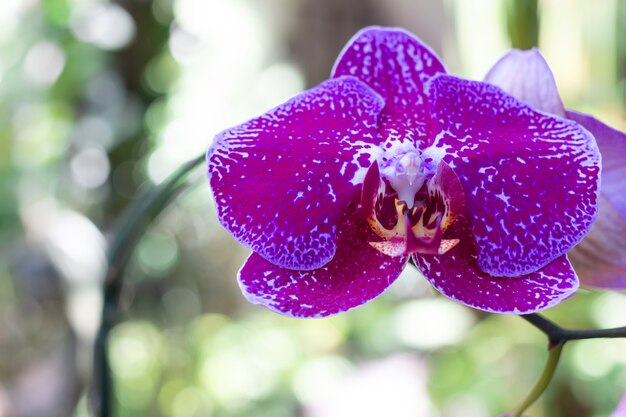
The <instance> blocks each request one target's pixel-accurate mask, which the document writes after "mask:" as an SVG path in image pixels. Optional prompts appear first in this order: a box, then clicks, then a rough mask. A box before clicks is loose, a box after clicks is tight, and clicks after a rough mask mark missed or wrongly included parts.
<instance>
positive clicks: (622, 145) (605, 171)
mask: <svg viewBox="0 0 626 417" xmlns="http://www.w3.org/2000/svg"><path fill="white" fill-rule="evenodd" d="M567 116H568V117H569V118H570V119H571V120H574V121H576V122H577V123H580V124H581V125H582V126H583V127H584V128H585V129H587V130H589V131H590V132H591V133H592V134H593V135H594V137H595V138H596V141H597V142H598V147H599V148H600V153H601V154H602V174H601V178H602V180H601V184H602V186H601V188H600V205H599V210H598V218H597V219H596V221H595V223H594V224H593V227H592V228H591V231H590V232H589V234H588V235H587V236H585V238H584V239H583V240H582V242H580V243H579V244H578V245H576V246H575V247H574V248H573V249H572V250H571V251H570V252H569V254H568V256H569V258H570V260H571V261H572V264H573V265H574V268H575V269H576V272H577V273H578V276H579V277H580V281H581V283H582V284H583V285H584V286H588V287H593V288H602V289H613V290H620V289H626V181H625V179H626V134H624V133H623V132H620V131H618V130H616V129H613V128H611V127H609V126H607V125H605V124H604V123H602V122H601V121H599V120H597V119H595V118H594V117H592V116H589V115H587V114H582V113H577V112H573V111H571V110H568V111H567Z"/></svg>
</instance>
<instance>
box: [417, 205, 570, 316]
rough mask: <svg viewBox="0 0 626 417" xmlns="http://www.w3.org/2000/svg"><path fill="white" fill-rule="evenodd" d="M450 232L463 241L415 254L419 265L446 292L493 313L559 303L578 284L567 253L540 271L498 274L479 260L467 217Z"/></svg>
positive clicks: (533, 309)
mask: <svg viewBox="0 0 626 417" xmlns="http://www.w3.org/2000/svg"><path fill="white" fill-rule="evenodd" d="M446 236H450V237H452V236H454V237H457V238H460V242H459V243H458V244H457V245H456V246H455V247H454V248H453V249H451V250H450V251H448V252H447V253H446V254H445V255H441V256H437V255H422V254H414V255H413V260H414V261H415V264H416V266H417V267H418V268H419V269H420V271H421V272H422V273H423V274H424V276H425V277H426V278H427V279H428V280H429V281H430V283H431V284H432V285H433V286H434V287H435V288H436V289H437V290H438V291H439V292H441V293H442V294H443V295H445V296H447V297H449V298H451V299H453V300H455V301H458V302H460V303H462V304H465V305H468V306H470V307H473V308H477V309H479V310H484V311H488V312H491V313H512V314H529V313H533V312H536V311H539V310H543V309H546V308H549V307H552V306H554V305H556V304H558V303H559V302H560V301H563V300H564V299H566V298H568V297H570V296H571V295H573V294H574V292H576V289H577V288H578V279H577V277H576V274H575V273H574V270H573V269H572V267H571V265H570V264H569V262H568V261H567V258H566V257H565V255H563V256H561V257H559V258H557V259H556V260H554V261H552V262H550V263H549V264H548V265H546V266H544V267H543V268H540V269H539V270H537V271H536V272H533V273H530V274H527V275H522V276H519V277H514V278H511V277H494V276H492V275H489V274H487V273H485V272H483V271H482V270H481V268H480V267H479V266H478V263H477V262H476V246H475V244H474V242H473V239H472V232H471V230H470V228H469V225H468V223H467V221H466V220H465V218H464V217H460V218H459V219H458V220H457V221H456V222H455V223H454V224H453V225H452V226H451V227H450V229H449V230H448V232H447V233H446Z"/></svg>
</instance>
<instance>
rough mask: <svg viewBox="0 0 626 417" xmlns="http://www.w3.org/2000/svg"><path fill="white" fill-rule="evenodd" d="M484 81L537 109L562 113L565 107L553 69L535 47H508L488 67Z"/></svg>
mask: <svg viewBox="0 0 626 417" xmlns="http://www.w3.org/2000/svg"><path fill="white" fill-rule="evenodd" d="M485 82H487V83H489V84H493V85H495V86H497V87H500V88H501V89H503V90H504V91H506V92H507V93H509V94H510V95H512V96H513V97H515V98H517V99H518V100H520V101H523V102H524V103H526V104H529V105H530V106H531V107H533V108H535V109H537V110H541V111H543V112H546V113H551V114H554V115H557V116H560V117H565V107H563V102H562V101H561V97H560V96H559V90H558V88H557V86H556V81H555V80H554V75H553V74H552V70H550V66H549V65H548V63H547V62H546V60H545V58H544V57H543V55H541V52H539V50H537V49H536V48H533V49H531V50H529V51H520V50H519V49H513V50H511V51H510V52H509V53H507V54H506V55H504V56H503V57H502V58H500V60H499V61H498V62H496V64H495V65H494V66H493V68H491V70H489V72H488V73H487V76H486V77H485Z"/></svg>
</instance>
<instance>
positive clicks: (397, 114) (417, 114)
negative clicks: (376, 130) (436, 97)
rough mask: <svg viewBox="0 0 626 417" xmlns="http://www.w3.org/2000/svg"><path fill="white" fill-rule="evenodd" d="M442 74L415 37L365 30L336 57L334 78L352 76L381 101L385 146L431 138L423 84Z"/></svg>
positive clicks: (393, 31)
mask: <svg viewBox="0 0 626 417" xmlns="http://www.w3.org/2000/svg"><path fill="white" fill-rule="evenodd" d="M445 72H446V70H445V68H444V66H443V64H442V63H441V61H439V58H438V57H437V55H436V54H435V53H434V52H433V51H432V50H431V49H430V48H429V47H428V46H426V45H425V44H424V43H422V42H421V41H420V40H419V39H417V38H416V37H415V35H413V34H411V33H409V32H407V31H405V30H404V29H400V28H383V27H378V26H372V27H367V28H364V29H362V30H361V31H359V32H358V33H357V34H356V35H354V37H353V38H352V39H351V40H350V42H348V44H347V45H346V47H345V48H344V50H343V52H342V53H341V54H340V55H339V57H338V58H337V61H336V63H335V67H334V69H333V73H332V74H333V77H339V76H342V75H353V76H355V77H357V78H359V79H360V80H361V81H364V82H365V83H367V84H368V85H369V86H370V87H372V88H373V89H374V90H375V91H376V92H377V93H378V94H380V95H381V96H382V97H383V99H384V100H385V103H386V105H385V109H384V110H383V112H382V114H381V118H380V124H381V128H382V132H383V137H385V138H388V140H389V146H391V145H392V143H393V144H395V145H397V144H398V143H399V142H403V141H413V142H415V143H417V144H419V146H420V147H425V146H428V144H429V143H428V141H429V140H430V139H431V137H430V135H428V132H429V131H430V125H429V123H430V117H429V110H428V103H427V100H426V95H425V92H424V84H425V83H426V82H427V81H428V80H429V79H430V78H431V77H433V76H434V75H436V74H441V73H445Z"/></svg>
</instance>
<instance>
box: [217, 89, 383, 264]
mask: <svg viewBox="0 0 626 417" xmlns="http://www.w3.org/2000/svg"><path fill="white" fill-rule="evenodd" d="M382 107H383V101H382V99H381V98H380V96H379V95H378V94H376V93H375V92H373V91H372V90H371V89H370V88H369V87H368V86H367V85H365V84H364V83H362V82H361V81H359V80H358V79H356V78H354V77H340V78H336V79H333V80H329V81H326V82H324V83H322V84H320V85H319V86H317V87H315V88H313V89H311V90H308V91H305V92H304V93H302V94H300V95H298V96H296V97H294V98H292V99H291V100H289V101H287V102H286V103H285V104H282V105H280V106H278V107H276V108H275V109H273V110H270V111H269V112H267V113H265V114H263V115H262V116H259V117H258V118H256V119H252V120H250V121H248V122H246V123H244V124H242V125H239V126H236V127H234V128H232V129H229V130H226V131H224V132H222V133H220V134H219V135H217V137H216V139H215V142H214V144H213V146H212V148H211V149H209V152H208V154H207V162H208V173H209V176H210V180H211V187H212V189H213V193H214V197H215V202H216V205H217V210H218V216H219V219H220V222H221V223H222V225H223V226H224V227H225V228H226V229H227V230H228V231H229V232H231V234H232V235H233V236H234V237H235V238H236V239H237V240H238V241H239V242H240V243H241V244H243V245H245V246H248V247H250V248H252V249H253V250H254V251H255V252H257V253H258V254H260V255H261V256H263V257H264V258H266V259H268V260H269V261H271V262H272V263H274V264H277V265H280V266H282V267H286V268H293V269H314V268H318V267H320V266H322V265H324V264H325V263H327V262H328V261H330V259H331V258H332V257H333V255H334V253H335V233H336V229H337V223H338V222H339V221H340V219H341V217H342V215H343V213H344V211H345V209H346V207H347V206H348V204H349V203H350V202H351V201H352V200H353V199H354V198H357V199H358V198H359V195H358V193H359V191H360V183H361V182H362V180H363V177H364V175H365V172H366V169H367V167H369V165H370V163H371V159H373V158H372V157H371V152H374V151H375V150H376V149H377V148H378V147H377V146H376V145H374V144H375V143H377V133H376V129H377V127H376V119H377V116H378V114H379V112H380V111H381V109H382Z"/></svg>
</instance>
